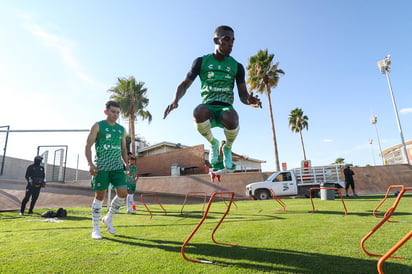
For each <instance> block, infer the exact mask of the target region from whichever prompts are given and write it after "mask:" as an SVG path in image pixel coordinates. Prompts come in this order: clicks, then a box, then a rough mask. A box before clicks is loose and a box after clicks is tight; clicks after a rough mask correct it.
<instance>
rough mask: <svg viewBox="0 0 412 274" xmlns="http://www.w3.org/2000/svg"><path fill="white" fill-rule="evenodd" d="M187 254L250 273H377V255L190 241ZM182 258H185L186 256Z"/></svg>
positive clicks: (168, 245)
mask: <svg viewBox="0 0 412 274" xmlns="http://www.w3.org/2000/svg"><path fill="white" fill-rule="evenodd" d="M105 239H106V240H109V241H113V242H118V243H122V244H126V245H130V246H136V247H146V248H157V249H161V250H165V251H168V252H179V253H180V248H181V245H182V242H178V241H165V240H153V239H150V240H148V239H141V238H135V237H129V236H120V235H119V236H116V237H113V238H105ZM186 255H187V256H188V257H190V258H196V259H203V260H212V261H213V262H214V265H218V266H221V267H230V266H233V265H235V266H236V267H237V268H239V269H242V270H243V271H244V272H247V273H249V272H250V273H251V272H256V271H263V272H275V273H276V272H286V273H287V272H289V273H331V272H330V266H331V264H333V266H334V268H335V269H341V271H339V272H340V273H376V259H366V258H365V259H361V258H353V257H344V256H335V255H327V254H320V253H314V252H301V251H297V250H289V249H274V248H256V247H250V246H223V245H216V244H213V243H210V244H189V245H188V246H187V247H186ZM182 260H184V259H183V258H182ZM188 263H191V262H188ZM360 267H361V268H360ZM384 267H385V270H386V271H387V272H388V273H410V268H409V267H408V266H407V265H402V264H398V263H393V262H386V263H385V266H384ZM242 270H241V271H242Z"/></svg>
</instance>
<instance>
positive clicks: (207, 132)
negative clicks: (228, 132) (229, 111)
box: [195, 120, 217, 145]
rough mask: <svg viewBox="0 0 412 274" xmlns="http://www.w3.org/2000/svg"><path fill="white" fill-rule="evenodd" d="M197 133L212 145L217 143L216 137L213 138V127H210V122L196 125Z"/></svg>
mask: <svg viewBox="0 0 412 274" xmlns="http://www.w3.org/2000/svg"><path fill="white" fill-rule="evenodd" d="M195 124H196V127H197V131H198V132H199V133H200V134H201V135H202V136H203V137H205V138H206V140H207V141H208V142H209V143H211V144H212V145H214V144H215V142H216V141H217V140H216V139H215V137H213V133H212V127H211V125H210V120H206V121H204V122H202V123H196V122H195Z"/></svg>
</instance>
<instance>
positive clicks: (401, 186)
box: [373, 185, 405, 223]
mask: <svg viewBox="0 0 412 274" xmlns="http://www.w3.org/2000/svg"><path fill="white" fill-rule="evenodd" d="M397 187H400V188H401V190H402V189H404V187H405V186H404V185H391V186H389V187H388V190H387V191H386V194H385V197H384V198H383V199H382V201H381V202H380V203H379V204H378V205H377V206H376V207H375V209H374V210H373V216H375V217H376V218H383V217H380V216H377V215H376V211H377V210H378V209H379V208H380V207H381V206H382V205H383V203H384V202H385V201H386V199H387V198H388V196H389V191H390V190H391V189H392V188H397ZM388 222H391V223H397V222H398V221H391V220H388Z"/></svg>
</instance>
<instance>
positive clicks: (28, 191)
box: [20, 184, 41, 213]
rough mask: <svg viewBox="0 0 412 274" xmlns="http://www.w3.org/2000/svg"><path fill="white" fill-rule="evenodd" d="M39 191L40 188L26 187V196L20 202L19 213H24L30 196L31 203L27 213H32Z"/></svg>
mask: <svg viewBox="0 0 412 274" xmlns="http://www.w3.org/2000/svg"><path fill="white" fill-rule="evenodd" d="M40 189H41V187H34V186H32V185H30V184H28V185H27V186H26V195H25V196H24V198H23V201H21V208H20V212H21V213H24V210H25V209H26V204H27V202H28V201H29V199H30V196H31V203H30V208H29V212H30V211H33V208H34V205H35V204H36V201H37V198H39V194H40Z"/></svg>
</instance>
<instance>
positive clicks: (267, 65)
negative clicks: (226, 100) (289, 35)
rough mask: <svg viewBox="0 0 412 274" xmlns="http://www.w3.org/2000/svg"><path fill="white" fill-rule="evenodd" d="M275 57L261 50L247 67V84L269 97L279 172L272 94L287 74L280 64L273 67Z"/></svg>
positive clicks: (252, 57) (276, 169)
mask: <svg viewBox="0 0 412 274" xmlns="http://www.w3.org/2000/svg"><path fill="white" fill-rule="evenodd" d="M274 57H275V55H274V54H268V50H267V49H266V50H259V51H258V53H257V54H256V55H254V56H251V57H250V58H249V64H248V66H247V70H248V76H249V79H248V80H247V82H246V83H247V84H250V90H251V91H253V90H256V92H258V93H266V95H267V98H268V105H269V114H270V121H271V123H272V136H273V146H274V148H275V171H279V170H280V166H279V155H278V145H277V140H276V130H275V120H274V118H273V110H272V100H271V98H270V94H271V88H275V87H276V86H277V85H278V82H279V78H280V74H285V72H284V71H283V70H281V69H278V65H279V62H277V63H276V64H274V65H273V63H272V61H273V58H274Z"/></svg>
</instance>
